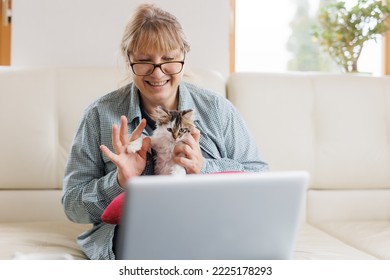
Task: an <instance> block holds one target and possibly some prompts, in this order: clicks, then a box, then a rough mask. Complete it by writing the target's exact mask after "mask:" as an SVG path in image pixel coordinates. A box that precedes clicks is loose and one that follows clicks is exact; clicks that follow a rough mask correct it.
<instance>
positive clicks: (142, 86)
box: [130, 49, 184, 112]
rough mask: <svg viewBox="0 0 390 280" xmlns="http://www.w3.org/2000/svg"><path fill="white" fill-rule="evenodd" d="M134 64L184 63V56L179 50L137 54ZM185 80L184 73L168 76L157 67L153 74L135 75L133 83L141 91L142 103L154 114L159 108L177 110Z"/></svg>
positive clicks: (133, 57)
mask: <svg viewBox="0 0 390 280" xmlns="http://www.w3.org/2000/svg"><path fill="white" fill-rule="evenodd" d="M130 59H131V62H132V63H153V64H160V63H164V62H170V61H183V59H184V54H183V53H182V52H181V51H180V50H179V49H178V50H174V51H168V52H162V51H158V52H151V53H145V54H144V53H135V54H134V55H132V56H131V58H130ZM182 78H183V71H181V72H180V73H178V74H174V75H168V74H165V73H163V71H162V70H161V68H159V67H155V69H154V71H153V73H151V74H150V75H147V76H138V75H135V74H134V73H133V81H134V84H135V86H136V87H137V88H138V89H139V91H140V96H141V102H142V105H143V107H144V109H145V110H146V111H147V112H152V111H153V110H154V108H156V107H157V106H163V107H164V108H168V109H171V110H173V109H176V108H177V102H178V87H179V84H180V82H181V80H182Z"/></svg>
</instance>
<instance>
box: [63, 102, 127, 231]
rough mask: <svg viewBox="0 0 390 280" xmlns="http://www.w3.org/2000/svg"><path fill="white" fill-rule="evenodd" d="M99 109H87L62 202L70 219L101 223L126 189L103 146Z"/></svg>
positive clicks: (64, 182)
mask: <svg viewBox="0 0 390 280" xmlns="http://www.w3.org/2000/svg"><path fill="white" fill-rule="evenodd" d="M99 131H100V123H99V117H98V112H97V111H95V110H93V109H91V110H89V111H86V113H85V114H84V116H83V117H82V120H81V122H80V125H79V128H78V130H77V132H76V135H75V138H74V140H73V143H72V147H71V150H70V153H69V158H68V162H67V165H66V169H65V175H64V180H63V194H62V204H63V207H64V210H65V214H66V215H67V216H68V218H69V219H70V220H72V221H74V222H77V223H97V222H101V218H100V216H101V215H102V213H103V211H104V209H105V208H106V207H107V205H108V204H109V203H110V202H111V201H112V199H113V198H114V197H116V196H117V195H119V194H120V193H121V192H122V191H123V190H122V189H121V188H120V186H119V184H118V182H117V174H116V169H113V170H112V171H110V172H108V171H107V170H106V166H105V163H104V160H103V157H102V154H101V151H100V149H99V146H100V143H101V141H100V134H99Z"/></svg>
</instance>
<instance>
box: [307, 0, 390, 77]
mask: <svg viewBox="0 0 390 280" xmlns="http://www.w3.org/2000/svg"><path fill="white" fill-rule="evenodd" d="M384 2H385V3H384ZM389 16H390V0H385V1H382V0H356V4H355V5H354V6H352V7H351V8H350V9H348V8H347V7H346V5H345V2H344V1H335V0H332V1H330V2H328V3H327V4H324V5H323V6H322V7H321V8H320V10H319V13H318V23H317V24H316V25H315V26H314V28H313V31H314V32H313V35H314V38H316V39H318V41H319V44H320V46H321V47H322V48H323V49H324V50H325V51H326V52H328V53H329V55H330V56H331V58H332V59H333V60H334V61H335V62H336V63H337V64H338V65H339V66H341V67H342V68H343V70H344V71H345V72H358V66H357V62H358V60H359V57H360V54H361V52H362V49H363V46H364V44H365V43H366V42H367V41H369V40H372V39H373V40H376V39H377V38H378V36H379V35H382V34H384V33H385V32H386V31H387V30H388V27H387V26H386V19H387V18H388V17H389Z"/></svg>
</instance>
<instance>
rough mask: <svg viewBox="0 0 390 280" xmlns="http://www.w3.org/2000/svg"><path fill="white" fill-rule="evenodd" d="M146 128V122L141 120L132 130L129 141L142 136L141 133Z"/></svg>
mask: <svg viewBox="0 0 390 280" xmlns="http://www.w3.org/2000/svg"><path fill="white" fill-rule="evenodd" d="M145 127H146V120H145V119H142V120H141V122H140V123H139V125H138V126H137V127H136V128H135V129H134V131H133V133H131V136H130V141H134V140H135V139H138V138H139V137H140V136H141V135H142V131H144V129H145Z"/></svg>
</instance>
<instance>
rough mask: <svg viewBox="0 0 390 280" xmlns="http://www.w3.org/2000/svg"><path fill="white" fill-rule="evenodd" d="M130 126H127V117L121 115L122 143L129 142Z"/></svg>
mask: <svg viewBox="0 0 390 280" xmlns="http://www.w3.org/2000/svg"><path fill="white" fill-rule="evenodd" d="M128 133H129V130H128V127H127V118H126V117H125V116H121V126H120V140H121V142H122V145H126V144H128V143H129V137H128Z"/></svg>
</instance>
